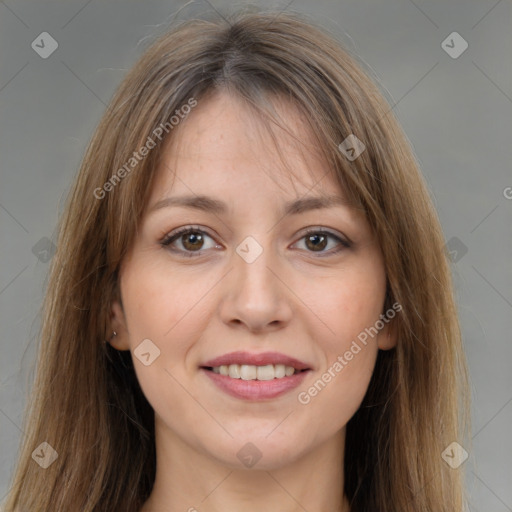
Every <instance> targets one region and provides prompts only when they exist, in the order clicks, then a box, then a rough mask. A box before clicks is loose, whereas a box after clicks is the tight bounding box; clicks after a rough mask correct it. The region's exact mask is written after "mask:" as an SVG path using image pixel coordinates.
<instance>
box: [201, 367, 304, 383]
mask: <svg viewBox="0 0 512 512" xmlns="http://www.w3.org/2000/svg"><path fill="white" fill-rule="evenodd" d="M201 368H203V369H204V370H207V371H210V372H213V373H217V374H219V375H223V376H225V377H229V378H230V379H242V380H273V379H283V378H285V377H291V376H292V375H295V374H297V373H301V372H307V371H308V369H304V370H298V369H297V368H294V367H293V366H286V365H284V364H266V365H264V366H256V365H249V364H230V365H226V364H223V365H220V366H202V367H201Z"/></svg>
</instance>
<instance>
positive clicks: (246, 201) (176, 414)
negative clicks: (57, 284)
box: [111, 92, 395, 512]
mask: <svg viewBox="0 0 512 512" xmlns="http://www.w3.org/2000/svg"><path fill="white" fill-rule="evenodd" d="M276 108H277V109H278V111H279V113H280V115H281V116H282V118H283V119H286V121H287V123H288V125H289V127H290V128H291V129H292V130H293V131H294V133H295V134H296V135H297V136H298V137H300V138H301V140H305V141H308V140H309V141H311V140H313V137H312V134H311V133H310V132H309V131H308V129H307V128H306V127H305V126H304V124H303V123H302V122H301V118H300V116H299V114H298V113H297V111H296V110H295V109H294V107H293V106H292V105H289V104H286V103H284V102H283V101H280V102H276ZM178 128H179V129H177V130H176V133H174V134H173V135H174V137H173V139H171V141H170V144H167V147H166V148H165V152H164V154H163V159H162V164H161V167H160V168H159V170H158V175H157V180H156V182H155V184H154V188H153V191H152V195H151V198H150V200H149V202H148V207H147V209H146V212H145V214H144V216H143V219H142V223H141V228H140V231H139V233H138V236H137V238H136V239H135V241H134V243H133V245H132V247H131V249H130V251H129V252H128V254H127V256H126V258H125V259H124V260H123V262H122V265H121V271H120V288H121V299H122V305H121V302H118V301H116V302H114V303H113V305H112V328H113V330H115V331H116V332H117V336H116V337H115V338H114V339H113V340H112V341H111V344H112V345H113V346H114V347H115V348H117V349H118V350H131V351H132V357H133V361H134V366H135V370H136V374H137V378H138V380H139V382H140V384H141V387H142V390H143V392H144V394H145V396H146V397H147V399H148V401H149V402H150V403H151V405H152V407H153V409H154V411H155V429H156V450H157V475H156V481H155V486H154V489H153V492H152V494H151V496H150V498H149V500H148V501H147V502H146V503H145V504H144V507H143V508H142V511H143V512H157V511H190V512H192V511H194V510H199V511H212V512H217V511H219V512H220V511H222V512H231V511H233V512H234V511H239V510H245V511H261V510H269V511H281V512H295V511H299V510H301V511H303V510H304V509H306V510H308V511H314V512H323V511H334V510H336V511H339V510H342V511H343V512H346V511H348V510H349V508H348V504H347V501H346V498H345V497H344V496H343V495H342V491H341V490H342V489H343V478H344V474H343V456H344V443H345V425H346V424H347V422H348V421H349V419H350V418H351V417H352V416H353V415H354V413H355V412H356V411H357V409H358V407H359V405H360V403H361V401H362V399H363V397H364V394H365V392H366V390H367V387H368V383H369V380H370V377H371V375H372V372H373V369H374V365H375V361H376V356H377V352H378V349H382V350H387V349H390V348H392V347H393V346H394V344H395V339H394V336H393V333H392V332H391V325H392V324H386V326H385V327H384V328H383V329H382V330H381V331H380V332H379V334H378V336H376V337H375V338H371V339H370V340H369V342H368V344H367V345H366V346H363V348H362V350H361V351H360V352H359V353H358V354H357V355H355V356H354V358H353V359H352V360H351V361H350V362H349V364H347V365H346V366H345V367H344V368H343V370H342V371H340V372H339V373H337V374H336V376H335V377H334V378H332V380H331V381H330V382H329V383H328V384H327V385H326V386H325V387H324V388H323V389H322V390H321V391H320V392H319V393H318V394H317V395H316V396H314V397H312V398H311V400H310V402H309V403H308V404H302V403H300V402H299V400H298V394H299V392H301V391H305V390H306V391H307V389H308V388H309V387H311V386H312V385H313V383H314V382H315V381H317V380H318V379H319V378H320V377H321V375H322V374H323V373H324V372H326V371H327V369H328V368H330V367H332V366H333V363H334V362H335V361H336V360H337V358H338V356H340V355H343V354H344V353H345V352H346V351H347V350H348V349H349V347H350V345H351V343H352V341H353V340H355V339H356V338H357V336H358V334H359V333H361V332H362V331H363V330H364V329H365V328H366V327H369V326H373V325H374V324H375V322H376V321H377V320H378V318H379V315H380V314H381V313H383V305H384V297H385V283H386V278H385V268H384V265H383V259H382V254H381V251H380V248H379V246H378V244H376V242H375V240H374V237H373V234H372V232H371V229H370V227H369V225H368V224H367V222H366V220H365V218H364V216H363V215H362V214H361V212H360V211H358V210H356V209H354V208H351V207H349V206H347V205H346V204H342V205H336V206H333V207H329V208H322V209H313V210H309V211H305V212H303V213H299V214H294V215H288V216H283V214H282V209H283V205H284V203H286V202H288V201H291V200H295V199H298V198H301V197H303V196H305V195H307V196H311V195H314V196H319V195H320V196H321V195H333V194H336V195H338V196H339V197H342V191H341V190H340V189H339V187H338V185H337V184H336V183H335V182H334V181H333V179H332V177H331V176H330V175H328V174H327V173H326V165H325V163H324V162H323V161H322V160H321V158H320V157H319V156H318V155H317V154H316V153H315V152H314V151H306V150H305V149H304V147H303V146H300V145H298V143H297V142H296V141H295V140H294V139H292V138H291V137H290V136H289V135H288V134H286V132H284V131H282V130H280V129H278V128H275V134H276V136H277V138H278V144H279V148H280V150H281V152H282V155H283V158H284V161H285V162H286V163H287V164H288V166H289V167H286V166H285V165H284V163H283V161H282V160H281V159H280V158H279V156H278V153H277V151H276V148H275V146H274V143H273V142H272V139H270V138H269V136H268V132H267V131H265V129H264V128H262V126H261V123H260V121H259V118H258V116H256V115H255V114H254V112H253V111H251V110H250V109H249V107H248V106H246V105H245V104H244V103H243V102H242V101H241V100H238V99H236V97H234V95H232V94H230V95H227V94H226V93H223V92H220V93H217V94H215V95H213V96H212V97H210V98H208V99H203V100H201V101H199V103H198V106H197V107H196V108H195V109H194V110H193V111H192V112H191V113H190V114H189V116H188V117H187V118H186V120H184V121H182V123H181V125H180V126H179V127H178ZM291 171H292V172H293V176H292V175H291V174H290V173H291ZM321 178H322V179H321ZM186 194H194V195H202V194H204V195H208V196H211V197H214V198H216V199H219V200H221V201H225V202H226V203H227V204H228V210H227V212H226V213H222V214H220V213H216V214H214V213H212V212H205V211H199V210H194V209H187V208H184V207H181V206H172V207H163V208H160V209H158V210H155V211H153V212H151V211H150V210H151V208H152V207H153V205H155V204H156V203H157V202H158V201H160V200H162V199H163V198H166V197H170V196H179V195H186ZM190 225H192V226H193V227H195V228H200V229H201V230H202V231H204V233H202V234H203V245H202V246H201V242H197V241H194V240H192V244H190V236H187V235H184V236H181V237H179V238H178V239H176V240H175V241H174V243H173V247H174V248H175V250H176V252H172V251H171V250H170V249H169V247H164V246H162V244H161V243H160V242H161V240H162V239H163V238H164V237H165V236H166V235H167V234H169V233H171V232H173V231H176V229H177V228H180V227H183V226H190ZM309 227H313V228H323V229H325V230H328V231H330V232H332V233H333V234H334V235H335V236H339V237H340V238H342V239H348V240H350V241H351V242H352V245H351V247H350V248H345V247H344V246H343V245H341V244H340V242H338V241H337V239H336V238H334V237H328V238H327V245H326V246H323V245H321V249H317V250H315V246H314V244H307V243H306V242H307V240H308V238H307V237H306V235H305V233H304V231H305V228H309ZM319 230H320V229H317V231H316V232H318V231H319ZM196 234H197V233H196ZM247 236H252V237H253V238H254V239H255V240H257V242H258V243H259V244H260V246H261V247H262V249H263V252H262V254H261V255H260V256H259V257H258V258H257V259H256V260H255V261H254V262H252V263H247V262H246V261H245V260H244V259H243V258H241V257H240V256H239V255H238V254H237V252H236V251H235V250H236V247H237V246H238V245H239V244H240V242H242V241H243V240H244V239H245V237H247ZM187 242H188V245H187ZM194 244H195V245H194ZM194 248H196V250H195V255H194V254H193V256H192V257H186V256H180V253H179V251H180V250H181V254H183V253H184V252H187V249H188V252H189V253H194ZM338 248H341V250H340V252H338V253H334V252H333V251H334V250H336V249H338ZM197 249H202V252H201V253H198V251H197ZM144 339H150V340H151V341H152V343H154V345H155V346H157V347H158V349H159V350H160V355H159V357H157V358H156V359H155V360H154V361H153V362H152V363H151V364H150V365H148V366H145V365H144V364H142V363H141V361H140V360H139V359H138V358H137V357H135V356H134V354H133V351H134V350H135V349H136V348H137V346H138V345H139V344H140V343H141V341H142V340H144ZM235 350H246V351H249V352H252V353H258V352H265V351H277V352H281V353H284V354H286V355H290V356H292V357H295V358H297V359H299V360H301V361H304V362H306V363H308V365H309V366H310V368H311V371H309V373H308V374H307V375H306V378H305V380H304V381H303V383H302V384H301V385H300V386H299V387H298V388H296V389H293V390H291V391H289V392H287V393H286V394H284V395H282V396H280V397H277V398H274V399H268V400H265V401H247V400H242V399H238V398H235V397H232V396H230V395H227V394H225V393H224V392H223V391H221V390H219V389H218V388H217V386H215V385H214V384H213V383H212V382H211V380H210V379H209V378H208V376H207V375H205V373H204V371H202V370H200V369H199V367H200V365H201V364H203V363H204V362H206V361H208V360H209V359H212V358H214V357H217V356H220V355H223V354H226V353H228V352H232V351H235ZM248 442H251V443H253V444H254V445H255V446H256V447H257V449H258V450H259V452H260V453H261V455H262V456H261V459H260V460H259V461H258V462H257V463H256V464H255V465H254V466H253V467H252V468H247V467H246V466H245V465H244V464H243V463H242V462H241V461H240V460H239V459H238V457H237V453H238V451H239V450H240V449H241V448H242V447H243V446H244V445H245V444H246V443H248Z"/></svg>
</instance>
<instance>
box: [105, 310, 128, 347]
mask: <svg viewBox="0 0 512 512" xmlns="http://www.w3.org/2000/svg"><path fill="white" fill-rule="evenodd" d="M110 322H111V328H112V331H113V332H115V333H116V335H115V336H113V335H112V332H111V333H110V335H109V337H108V338H107V339H108V340H109V341H108V343H110V345H112V347H114V348H115V349H117V350H130V344H129V343H128V339H129V337H128V328H127V327H126V318H125V315H124V311H123V307H122V306H121V304H120V302H119V301H117V300H115V301H114V302H113V303H112V306H111V320H110Z"/></svg>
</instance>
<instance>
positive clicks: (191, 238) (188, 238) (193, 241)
mask: <svg viewBox="0 0 512 512" xmlns="http://www.w3.org/2000/svg"><path fill="white" fill-rule="evenodd" d="M201 238H202V236H201V235H196V234H194V233H188V234H187V235H185V242H184V244H183V245H184V246H185V247H187V246H190V247H187V248H191V249H194V248H196V249H197V248H198V245H197V243H198V242H201Z"/></svg>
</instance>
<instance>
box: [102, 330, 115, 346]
mask: <svg viewBox="0 0 512 512" xmlns="http://www.w3.org/2000/svg"><path fill="white" fill-rule="evenodd" d="M116 336H117V332H116V331H112V336H111V337H110V338H109V339H108V340H103V342H104V343H108V342H109V341H112V340H113V339H114V338H115V337H116Z"/></svg>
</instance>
